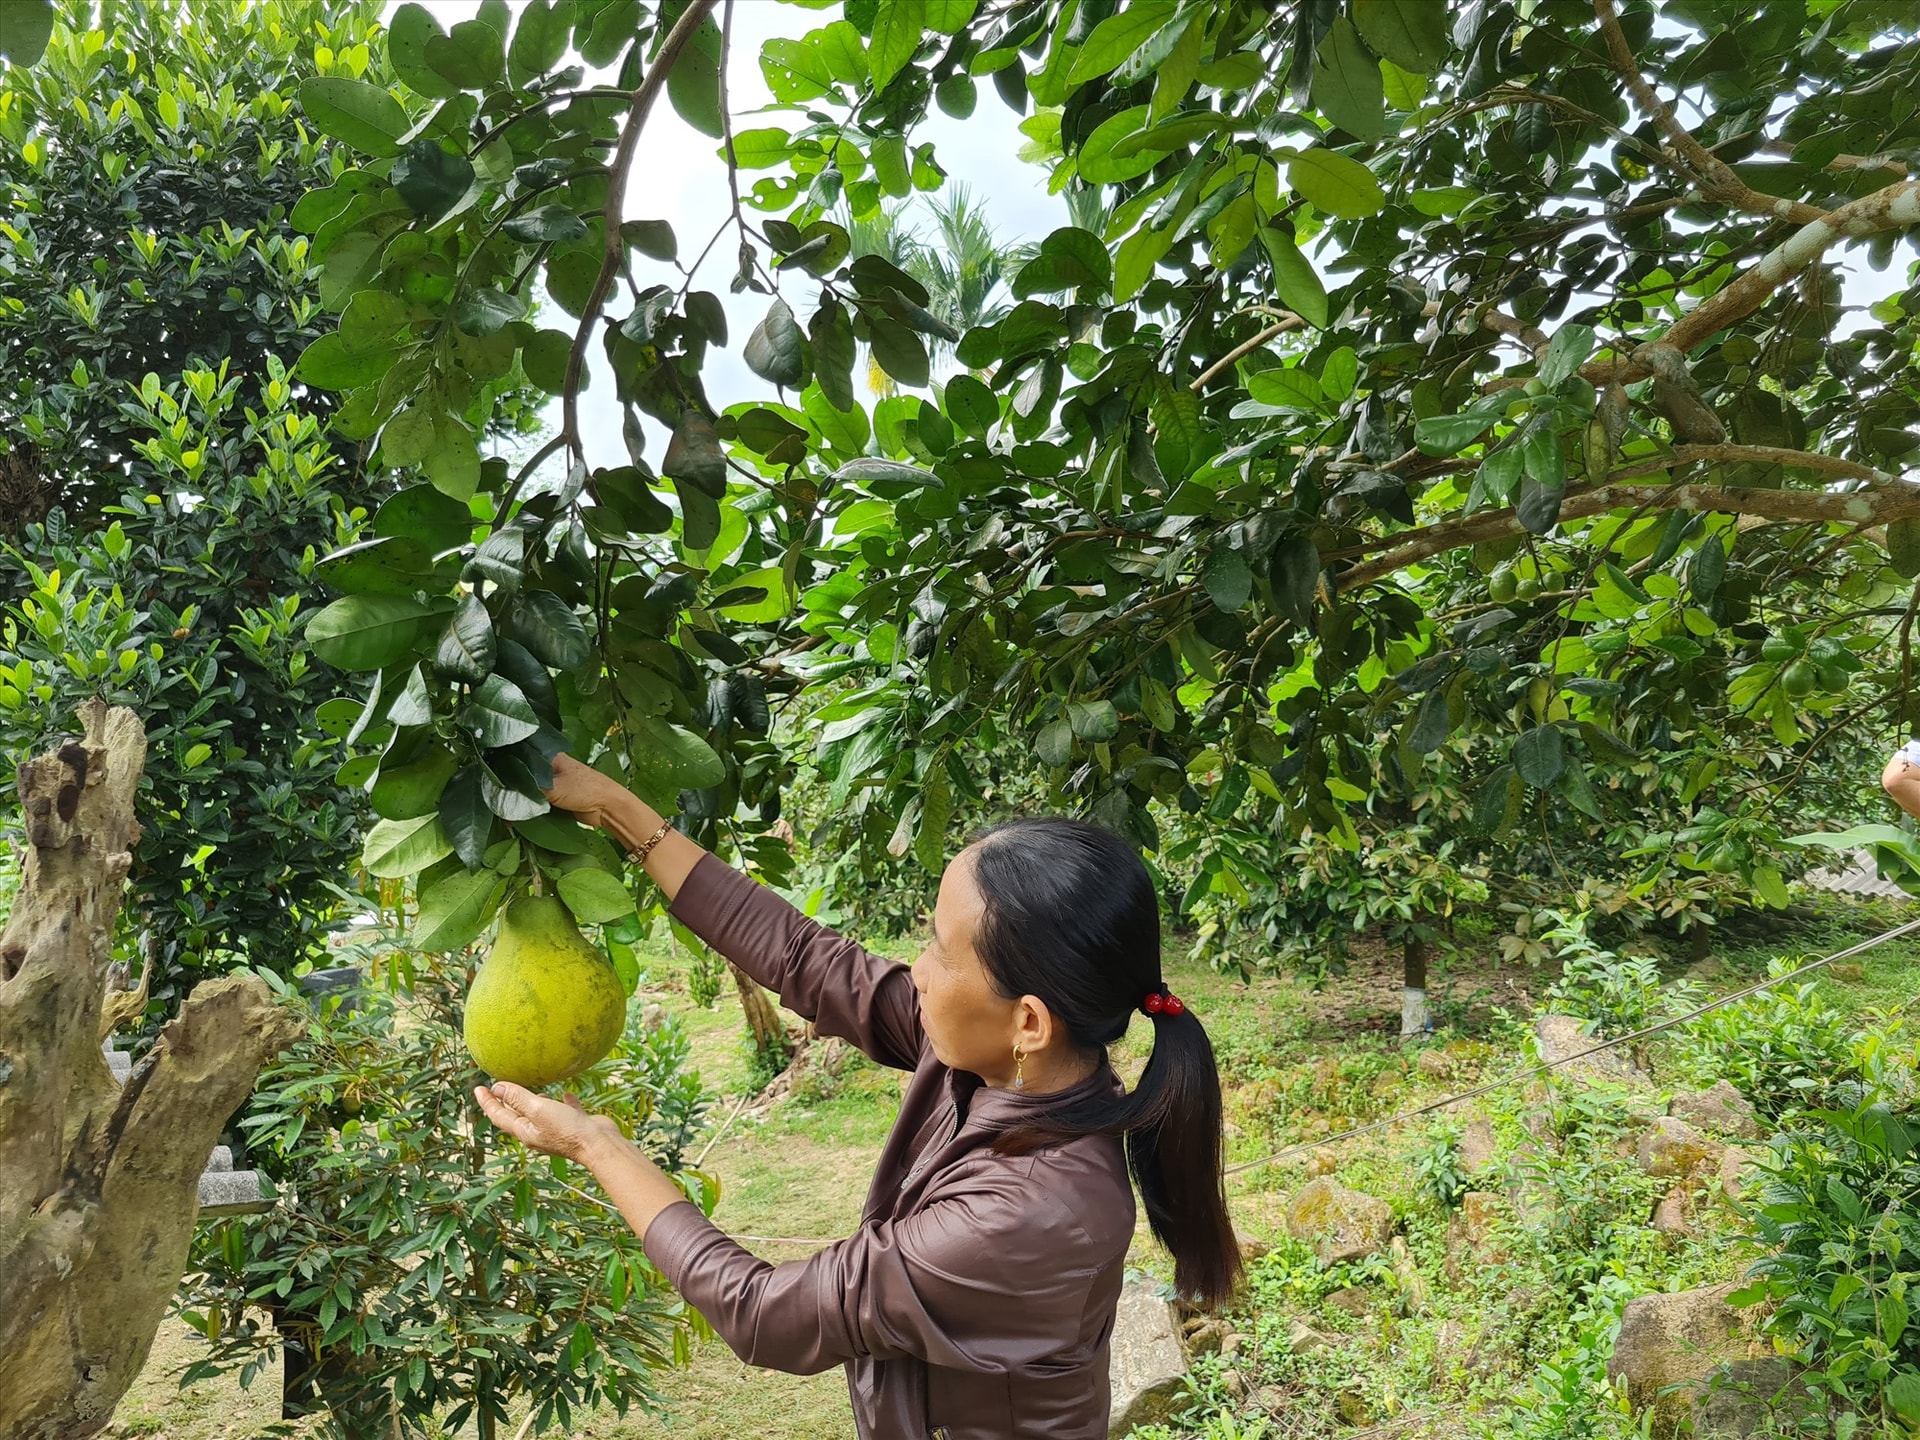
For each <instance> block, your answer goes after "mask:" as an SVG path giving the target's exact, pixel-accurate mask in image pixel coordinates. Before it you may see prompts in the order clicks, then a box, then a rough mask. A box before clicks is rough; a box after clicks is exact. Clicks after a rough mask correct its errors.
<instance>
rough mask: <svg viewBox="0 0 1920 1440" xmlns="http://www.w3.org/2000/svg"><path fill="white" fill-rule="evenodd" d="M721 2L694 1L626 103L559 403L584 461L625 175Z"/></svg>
mask: <svg viewBox="0 0 1920 1440" xmlns="http://www.w3.org/2000/svg"><path fill="white" fill-rule="evenodd" d="M718 3H719V0H692V3H690V4H689V5H688V6H687V8H686V10H685V11H683V12H682V13H681V16H680V18H679V20H678V21H676V22H675V24H674V27H673V29H672V30H671V31H669V32H668V34H667V38H666V39H665V40H664V41H663V42H662V43H661V45H660V50H659V53H658V54H656V55H655V56H654V57H653V64H652V65H650V66H648V67H647V73H646V77H645V78H644V79H643V80H641V82H640V88H639V89H638V90H636V91H634V92H633V104H632V105H630V106H628V107H627V120H626V125H625V126H624V127H623V128H622V130H621V132H620V146H619V148H618V149H617V150H616V151H614V155H613V163H612V164H611V165H610V166H609V167H608V170H607V201H606V204H605V205H604V206H602V207H601V211H600V223H601V225H602V227H603V230H604V243H605V253H604V254H603V255H602V257H601V260H600V274H599V275H598V276H597V277H596V278H595V279H594V282H593V289H592V290H591V291H590V292H589V293H588V295H587V303H586V305H585V306H584V307H583V308H582V310H581V312H580V327H579V329H578V330H576V331H575V332H574V336H573V349H572V350H570V351H569V352H568V353H567V374H566V382H565V385H564V386H563V390H564V397H563V399H562V401H561V413H562V417H563V418H562V422H561V426H560V433H561V434H562V435H563V436H564V437H565V438H566V441H567V445H568V447H569V448H570V449H571V450H572V451H573V457H574V459H576V460H578V461H580V462H581V463H583V464H584V463H585V461H586V458H587V454H586V447H585V445H584V444H583V443H582V442H581V439H580V375H581V372H582V371H583V370H584V369H585V368H586V363H587V345H588V343H589V342H590V341H591V340H592V339H593V328H594V326H595V325H596V324H598V323H599V320H600V311H601V308H602V307H603V306H604V305H605V304H606V303H607V295H608V293H609V292H610V291H611V290H612V289H613V282H614V277H615V276H617V275H618V274H619V273H620V260H621V257H622V256H623V255H624V254H625V252H626V243H625V241H623V240H622V239H621V238H620V225H621V221H622V218H623V217H624V215H625V213H626V207H627V176H628V175H629V174H630V173H632V170H633V157H634V155H635V154H636V153H637V152H638V150H639V145H640V132H641V130H643V129H644V128H645V127H646V123H647V115H648V112H650V111H651V110H652V109H653V102H654V101H655V100H656V99H657V98H659V95H660V91H661V90H662V88H664V87H665V85H666V83H667V76H668V75H670V74H671V73H673V64H674V61H676V60H677V59H679V58H680V52H681V51H682V50H684V49H686V48H687V44H688V42H689V41H691V40H692V39H693V34H694V31H696V30H698V29H699V28H700V25H701V22H702V21H704V20H705V19H706V18H707V16H708V15H710V14H712V13H713V8H714V6H715V5H716V4H718Z"/></svg>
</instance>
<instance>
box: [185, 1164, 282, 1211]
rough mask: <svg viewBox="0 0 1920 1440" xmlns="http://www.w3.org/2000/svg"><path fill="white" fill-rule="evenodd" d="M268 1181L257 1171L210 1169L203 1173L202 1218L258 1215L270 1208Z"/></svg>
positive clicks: (201, 1187)
mask: <svg viewBox="0 0 1920 1440" xmlns="http://www.w3.org/2000/svg"><path fill="white" fill-rule="evenodd" d="M272 1208H273V1201H272V1200H271V1199H270V1198H268V1195H267V1188H266V1185H265V1183H264V1182H263V1181H262V1180H261V1178H260V1172H259V1171H257V1170H208V1171H206V1172H204V1173H203V1174H202V1175H201V1176H200V1218H201V1219H203V1220H210V1219H218V1218H219V1217H220V1216H222V1215H257V1214H259V1213H260V1212H261V1211H262V1210H271V1209H272Z"/></svg>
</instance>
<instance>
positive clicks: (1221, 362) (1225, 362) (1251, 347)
mask: <svg viewBox="0 0 1920 1440" xmlns="http://www.w3.org/2000/svg"><path fill="white" fill-rule="evenodd" d="M1306 323H1307V322H1306V321H1305V320H1302V319H1301V318H1300V317H1299V316H1298V315H1294V314H1288V315H1287V317H1286V318H1285V319H1284V320H1276V321H1274V322H1273V324H1271V325H1269V326H1268V327H1267V328H1266V329H1264V330H1262V331H1261V332H1260V333H1259V334H1258V335H1256V336H1254V337H1253V338H1252V339H1251V340H1243V341H1241V342H1240V343H1239V344H1238V345H1236V346H1234V347H1233V349H1231V350H1229V351H1228V352H1227V353H1226V354H1225V355H1222V356H1221V357H1220V358H1219V359H1218V360H1216V361H1214V362H1213V364H1211V365H1209V366H1208V367H1207V368H1206V369H1204V370H1202V371H1201V372H1200V373H1199V374H1198V375H1196V376H1194V377H1193V379H1192V380H1191V381H1189V382H1188V384H1187V388H1188V389H1189V390H1201V389H1204V388H1206V383H1207V382H1208V381H1209V380H1211V379H1213V377H1214V376H1216V375H1218V374H1219V373H1220V372H1221V371H1222V370H1225V369H1228V368H1229V367H1231V366H1232V364H1233V363H1234V361H1236V360H1238V359H1240V357H1241V356H1243V355H1251V354H1252V353H1253V352H1254V351H1255V350H1258V349H1259V348H1260V347H1261V346H1262V345H1264V344H1266V343H1267V341H1269V340H1271V339H1273V337H1274V336H1276V335H1280V334H1284V333H1285V332H1286V331H1288V330H1298V329H1300V328H1301V327H1303V326H1304V325H1305V324H1306Z"/></svg>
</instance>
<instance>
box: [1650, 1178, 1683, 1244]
mask: <svg viewBox="0 0 1920 1440" xmlns="http://www.w3.org/2000/svg"><path fill="white" fill-rule="evenodd" d="M1653 1228H1654V1229H1656V1230H1658V1231H1659V1232H1660V1233H1661V1234H1662V1235H1672V1236H1674V1237H1676V1238H1678V1237H1680V1236H1684V1235H1691V1234H1692V1233H1693V1225H1692V1223H1691V1222H1690V1221H1689V1220H1688V1218H1687V1192H1686V1191H1685V1190H1684V1189H1681V1188H1679V1187H1675V1188H1674V1189H1672V1190H1669V1191H1668V1192H1667V1193H1666V1195H1665V1197H1664V1198H1663V1199H1662V1200H1661V1201H1660V1203H1659V1204H1658V1205H1656V1206H1654V1207H1653Z"/></svg>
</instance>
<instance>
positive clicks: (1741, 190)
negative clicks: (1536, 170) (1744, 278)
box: [1593, 0, 1826, 225]
mask: <svg viewBox="0 0 1920 1440" xmlns="http://www.w3.org/2000/svg"><path fill="white" fill-rule="evenodd" d="M1593 13H1594V14H1595V15H1596V16H1598V17H1599V20H1600V35H1601V38H1603V39H1604V40H1605V41H1606V42H1607V58H1608V59H1609V60H1611V61H1612V62H1613V68H1614V69H1615V70H1616V71H1618V72H1619V74H1620V78H1621V79H1622V80H1624V81H1625V82H1626V86H1627V90H1628V91H1629V92H1630V93H1631V94H1632V96H1633V99H1634V103H1635V104H1637V105H1638V106H1639V107H1640V108H1641V109H1642V110H1643V111H1645V112H1646V113H1647V115H1648V116H1649V117H1650V118H1651V119H1652V120H1653V123H1654V124H1655V125H1656V126H1658V127H1659V129H1660V132H1661V133H1662V134H1663V135H1665V136H1666V137H1667V139H1668V140H1669V141H1670V142H1671V143H1672V145H1673V159H1674V162H1675V165H1676V167H1677V168H1678V169H1679V170H1680V171H1681V173H1682V175H1683V176H1684V177H1685V178H1686V179H1687V180H1689V181H1691V182H1692V183H1693V185H1694V186H1695V187H1696V188H1697V189H1698V190H1699V191H1700V193H1701V195H1702V196H1704V197H1705V198H1706V199H1708V200H1712V201H1713V202H1715V203H1716V204H1720V205H1726V206H1728V207H1730V208H1731V209H1734V210H1744V211H1746V212H1747V213H1748V214H1749V215H1764V216H1766V217H1768V218H1769V219H1773V220H1791V221H1793V222H1794V223H1795V224H1801V225H1804V224H1806V223H1807V222H1808V221H1811V220H1818V219H1820V218H1821V217H1822V216H1823V215H1825V214H1826V212H1825V211H1824V210H1822V209H1820V207H1819V206H1817V205H1808V204H1806V203H1804V202H1802V201H1799V200H1787V199H1783V198H1782V197H1780V196H1778V195H1763V194H1762V193H1761V192H1760V191H1758V190H1755V189H1754V188H1753V187H1752V186H1751V185H1749V184H1747V182H1746V181H1744V180H1742V179H1741V178H1740V177H1739V176H1738V175H1736V174H1734V172H1733V168H1732V167H1731V166H1730V165H1728V164H1727V162H1726V161H1724V160H1722V159H1721V158H1720V157H1719V156H1718V155H1715V154H1714V153H1713V152H1712V151H1711V150H1709V149H1707V147H1706V146H1704V145H1702V144H1701V143H1700V142H1699V141H1698V140H1696V139H1695V138H1694V137H1693V134H1692V132H1691V131H1689V130H1688V129H1687V127H1686V126H1684V125H1682V124H1681V123H1680V118H1679V117H1678V116H1677V115H1675V114H1674V113H1673V107H1672V106H1670V105H1668V104H1667V102H1666V101H1664V100H1662V99H1661V98H1660V97H1659V95H1658V94H1656V93H1655V92H1654V88H1653V86H1652V85H1650V84H1648V83H1647V77H1646V76H1644V75H1642V74H1641V73H1640V65H1639V62H1638V61H1636V60H1635V59H1634V57H1633V47H1632V46H1630V45H1628V44H1627V37H1626V34H1625V33H1624V32H1623V31H1622V30H1621V29H1620V16H1619V14H1618V12H1617V11H1615V9H1614V8H1613V0H1593Z"/></svg>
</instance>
